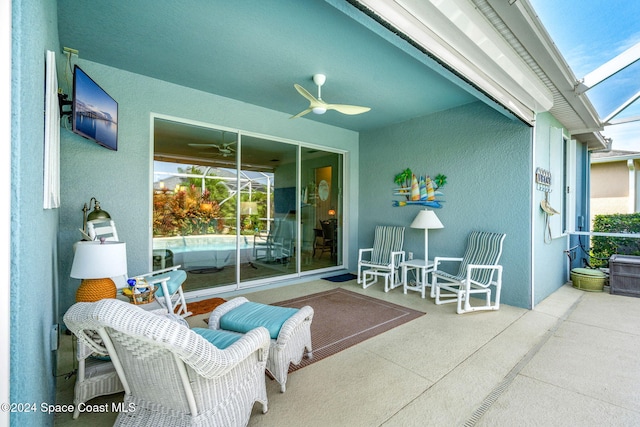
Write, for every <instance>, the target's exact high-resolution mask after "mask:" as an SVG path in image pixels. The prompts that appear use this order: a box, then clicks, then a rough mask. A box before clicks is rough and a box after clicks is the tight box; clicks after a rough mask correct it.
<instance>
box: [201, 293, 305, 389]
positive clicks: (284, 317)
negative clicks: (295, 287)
mask: <svg viewBox="0 0 640 427" xmlns="http://www.w3.org/2000/svg"><path fill="white" fill-rule="evenodd" d="M312 320H313V308H311V307H309V306H304V307H302V308H300V309H293V308H287V307H278V306H274V305H267V304H259V303H255V302H250V301H249V300H247V299H246V298H244V297H237V298H234V299H232V300H230V301H227V302H225V303H224V304H221V305H219V306H218V307H216V308H215V309H214V310H213V311H212V312H211V315H210V316H209V329H214V330H225V331H230V332H233V333H236V334H243V333H246V332H248V331H250V330H251V329H254V328H257V327H258V326H263V327H265V328H267V329H268V330H269V334H270V335H271V346H270V348H269V358H268V360H267V368H266V369H267V370H268V371H269V372H270V373H271V375H273V377H274V378H275V379H276V381H278V383H279V384H280V391H281V392H282V393H284V392H285V390H286V383H287V374H288V372H289V365H290V364H291V363H294V364H296V365H297V364H299V363H300V362H301V361H302V357H303V356H304V355H305V349H306V351H307V353H306V355H307V357H308V358H309V359H310V358H311V357H313V353H312V349H311V322H312Z"/></svg>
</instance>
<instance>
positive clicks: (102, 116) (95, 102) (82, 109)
mask: <svg viewBox="0 0 640 427" xmlns="http://www.w3.org/2000/svg"><path fill="white" fill-rule="evenodd" d="M72 112H73V118H72V122H73V131H74V132H75V133H77V134H78V135H82V136H84V137H85V138H87V139H90V140H93V141H95V142H97V143H98V144H100V145H102V146H103V147H106V148H108V149H110V150H114V151H115V150H117V149H118V103H117V102H116V101H115V100H114V99H113V98H112V97H110V96H109V94H108V93H107V92H105V91H104V90H103V89H102V88H101V87H100V86H99V85H98V84H97V83H96V82H94V81H93V80H92V79H91V77H89V76H88V75H87V73H85V72H84V71H82V69H81V68H80V67H78V66H77V65H76V66H75V67H74V69H73V109H72Z"/></svg>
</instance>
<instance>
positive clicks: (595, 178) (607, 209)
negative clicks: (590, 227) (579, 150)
mask: <svg viewBox="0 0 640 427" xmlns="http://www.w3.org/2000/svg"><path fill="white" fill-rule="evenodd" d="M639 169H640V162H639V161H638V160H635V161H634V171H633V173H634V179H635V192H636V193H637V192H638V191H639V190H640V185H639V183H638V180H639V179H640V173H638V170H639ZM629 174H630V171H629V167H628V166H627V160H621V161H618V162H603V163H592V164H591V223H592V224H593V219H594V217H595V216H596V215H607V214H617V213H621V214H626V213H634V212H637V211H638V208H637V206H636V208H635V209H632V208H631V207H630V203H631V201H630V199H629V198H630V195H629ZM635 200H636V204H637V203H638V196H637V195H636V196H635Z"/></svg>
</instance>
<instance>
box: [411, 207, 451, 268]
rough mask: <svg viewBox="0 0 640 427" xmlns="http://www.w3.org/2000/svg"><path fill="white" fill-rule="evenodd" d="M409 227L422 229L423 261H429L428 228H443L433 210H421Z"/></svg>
mask: <svg viewBox="0 0 640 427" xmlns="http://www.w3.org/2000/svg"><path fill="white" fill-rule="evenodd" d="M411 228H422V229H424V261H425V263H426V262H428V261H429V229H430V228H444V225H442V223H441V222H440V220H439V219H438V217H437V215H436V213H435V212H434V211H430V210H428V209H425V210H422V211H420V212H419V213H418V216H416V218H415V219H414V220H413V222H412V223H411Z"/></svg>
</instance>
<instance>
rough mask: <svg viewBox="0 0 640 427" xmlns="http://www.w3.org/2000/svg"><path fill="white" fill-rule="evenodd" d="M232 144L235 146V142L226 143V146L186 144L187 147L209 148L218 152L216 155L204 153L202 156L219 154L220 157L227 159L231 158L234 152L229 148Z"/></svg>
mask: <svg viewBox="0 0 640 427" xmlns="http://www.w3.org/2000/svg"><path fill="white" fill-rule="evenodd" d="M232 144H235V142H231V143H227V144H188V145H189V147H207V148H208V147H211V148H216V149H217V150H218V152H217V153H211V152H204V153H202V154H221V155H222V157H228V156H232V155H233V153H235V152H236V150H235V149H234V148H233V147H231V145H232Z"/></svg>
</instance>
